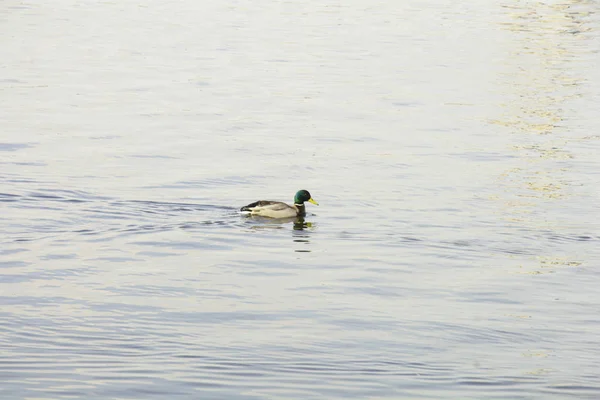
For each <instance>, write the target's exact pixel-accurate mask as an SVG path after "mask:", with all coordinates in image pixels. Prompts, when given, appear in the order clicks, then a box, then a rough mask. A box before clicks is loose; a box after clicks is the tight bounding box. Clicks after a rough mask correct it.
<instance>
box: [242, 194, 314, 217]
mask: <svg viewBox="0 0 600 400" xmlns="http://www.w3.org/2000/svg"><path fill="white" fill-rule="evenodd" d="M305 201H308V202H309V203H313V204H315V205H317V206H318V205H319V203H317V202H316V201H314V200H313V198H312V197H311V196H310V193H308V190H298V192H296V196H294V205H293V206H290V205H288V204H285V203H282V202H280V201H268V200H259V201H256V202H254V203H251V204H248V205H247V206H244V207H242V208H240V211H245V212H249V213H250V215H258V216H260V217H269V218H290V217H303V216H304V215H306V209H305V207H304V202H305Z"/></svg>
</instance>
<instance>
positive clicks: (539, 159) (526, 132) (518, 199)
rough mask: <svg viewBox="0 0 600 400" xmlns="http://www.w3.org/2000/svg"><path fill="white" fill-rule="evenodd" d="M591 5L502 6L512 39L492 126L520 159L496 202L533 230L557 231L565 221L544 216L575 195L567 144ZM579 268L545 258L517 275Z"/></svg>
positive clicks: (581, 84) (502, 179)
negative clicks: (560, 268)
mask: <svg viewBox="0 0 600 400" xmlns="http://www.w3.org/2000/svg"><path fill="white" fill-rule="evenodd" d="M593 8H594V7H593V4H591V3H590V2H585V1H578V0H571V1H568V0H567V1H563V2H561V3H560V4H550V3H542V2H507V3H506V4H505V5H504V6H503V10H504V12H505V14H504V16H503V21H502V23H501V24H500V28H501V29H503V30H505V31H506V32H507V34H508V37H509V38H510V40H509V42H508V43H507V51H506V53H505V57H504V58H503V59H502V60H499V62H500V64H501V66H500V70H501V72H500V73H499V74H498V76H497V78H498V84H499V87H500V91H501V97H502V99H503V100H502V101H501V102H500V104H499V105H498V106H499V107H498V109H499V116H498V117H497V118H494V119H492V120H490V123H492V124H494V125H496V126H498V127H501V129H500V131H501V132H504V133H505V134H507V135H511V136H510V138H511V146H510V148H509V151H511V152H512V153H513V155H514V156H515V158H514V160H515V161H514V162H511V164H512V165H511V167H510V168H507V169H506V170H505V171H504V173H502V174H501V175H500V176H499V183H500V186H501V189H502V191H501V192H500V194H499V196H498V198H497V201H498V202H499V203H500V204H501V206H500V207H501V210H500V211H501V214H502V218H503V219H504V220H505V221H508V222H509V223H511V224H513V225H517V226H519V227H524V228H526V229H528V230H530V231H539V230H552V231H553V232H555V233H560V231H561V225H560V223H559V221H560V218H558V217H557V216H555V215H552V214H551V213H550V215H549V213H548V212H547V211H548V210H556V209H560V207H563V205H564V207H565V208H566V209H568V207H569V205H570V202H571V201H572V198H571V196H573V195H574V194H573V193H574V192H573V191H572V190H571V186H573V185H574V183H573V182H571V180H570V179H569V172H570V171H569V168H571V166H572V165H573V164H572V163H569V162H568V161H570V160H571V159H573V158H574V157H575V156H574V155H573V154H572V153H571V151H570V150H569V149H568V147H567V145H568V144H569V143H570V142H571V141H572V140H574V139H575V138H573V137H572V135H571V134H570V132H569V122H571V121H572V120H573V118H575V116H576V114H577V110H576V108H575V107H576V106H575V105H574V101H573V100H574V99H577V98H579V97H582V96H584V95H585V90H586V89H585V82H586V78H585V76H586V75H585V73H584V72H582V69H581V68H580V66H581V60H585V59H586V56H587V55H588V54H589V53H590V51H591V49H592V47H591V46H589V43H587V42H588V41H589V38H588V35H586V34H585V33H587V32H589V31H590V30H591V29H592V27H591V25H590V23H589V20H588V18H587V17H589V16H590V15H591V14H593V12H594V10H593ZM576 140H581V138H578V139H576ZM557 202H560V203H557ZM552 204H554V205H552ZM576 265H578V261H576V260H573V259H570V258H569V257H565V256H563V255H561V256H540V257H537V259H535V260H532V262H531V265H527V266H524V265H522V266H521V268H520V271H519V272H520V273H526V274H541V273H547V272H552V271H554V270H555V269H556V268H559V267H568V266H576Z"/></svg>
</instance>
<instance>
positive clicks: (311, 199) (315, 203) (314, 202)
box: [308, 197, 319, 206]
mask: <svg viewBox="0 0 600 400" xmlns="http://www.w3.org/2000/svg"><path fill="white" fill-rule="evenodd" d="M308 202H309V203H313V204H314V205H315V206H318V205H319V203H317V202H316V201H315V200H314V199H313V198H312V197H311V198H310V199H308Z"/></svg>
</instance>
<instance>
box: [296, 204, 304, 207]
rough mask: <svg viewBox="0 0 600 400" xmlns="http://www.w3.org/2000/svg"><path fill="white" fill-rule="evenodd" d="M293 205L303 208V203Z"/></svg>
mask: <svg viewBox="0 0 600 400" xmlns="http://www.w3.org/2000/svg"><path fill="white" fill-rule="evenodd" d="M294 205H295V206H297V207H304V203H302V204H298V203H294Z"/></svg>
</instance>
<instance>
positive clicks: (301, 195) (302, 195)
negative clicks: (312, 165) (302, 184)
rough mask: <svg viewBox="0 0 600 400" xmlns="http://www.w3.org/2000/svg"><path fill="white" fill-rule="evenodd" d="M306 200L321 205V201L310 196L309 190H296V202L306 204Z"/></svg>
mask: <svg viewBox="0 0 600 400" xmlns="http://www.w3.org/2000/svg"><path fill="white" fill-rule="evenodd" d="M305 201H308V202H309V203H313V204H315V205H317V206H318V205H319V203H317V202H316V201H314V200H313V198H312V197H311V196H310V193H308V190H304V189H303V190H298V192H296V196H294V204H304V202H305Z"/></svg>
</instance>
